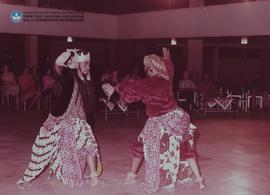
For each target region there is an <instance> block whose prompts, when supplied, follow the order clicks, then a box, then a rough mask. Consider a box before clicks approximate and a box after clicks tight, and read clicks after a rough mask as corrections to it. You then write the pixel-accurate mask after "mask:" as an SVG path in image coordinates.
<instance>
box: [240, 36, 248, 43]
mask: <svg viewBox="0 0 270 195" xmlns="http://www.w3.org/2000/svg"><path fill="white" fill-rule="evenodd" d="M241 44H242V45H247V44H248V37H241Z"/></svg>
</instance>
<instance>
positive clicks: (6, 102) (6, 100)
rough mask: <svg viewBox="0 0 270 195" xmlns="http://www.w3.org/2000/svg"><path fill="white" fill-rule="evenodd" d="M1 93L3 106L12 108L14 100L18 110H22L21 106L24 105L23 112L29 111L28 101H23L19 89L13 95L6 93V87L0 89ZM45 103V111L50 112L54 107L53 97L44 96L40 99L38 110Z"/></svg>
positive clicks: (38, 100)
mask: <svg viewBox="0 0 270 195" xmlns="http://www.w3.org/2000/svg"><path fill="white" fill-rule="evenodd" d="M0 92H1V103H2V105H6V106H7V107H10V106H11V100H12V99H14V102H15V105H16V107H17V109H19V108H20V105H22V107H23V110H24V111H26V110H27V100H21V99H20V95H19V87H18V88H17V90H14V91H13V92H12V93H11V92H7V91H5V89H4V87H1V88H0ZM42 102H45V110H46V111H48V112H50V111H51V105H52V97H51V95H44V96H40V97H38V99H37V101H36V105H37V110H38V111H40V110H41V107H42V106H41V103H42Z"/></svg>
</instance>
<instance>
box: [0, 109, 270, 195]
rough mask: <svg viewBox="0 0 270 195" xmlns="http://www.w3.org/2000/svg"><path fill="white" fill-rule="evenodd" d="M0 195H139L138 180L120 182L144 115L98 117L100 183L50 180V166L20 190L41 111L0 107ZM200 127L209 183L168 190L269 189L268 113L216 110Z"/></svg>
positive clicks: (205, 193)
mask: <svg viewBox="0 0 270 195" xmlns="http://www.w3.org/2000/svg"><path fill="white" fill-rule="evenodd" d="M0 118H1V120H0V159H1V160H0V170H1V171H0V195H17V194H18V195H19V194H21V195H45V194H46V195H71V194H76V195H86V194H87V195H90V194H92V195H95V194H99V195H141V194H145V193H144V192H143V191H142V189H141V187H140V183H141V182H142V174H143V172H144V171H143V169H142V170H141V172H140V174H139V175H140V176H141V177H140V179H139V183H137V184H134V185H123V184H121V181H122V180H123V178H124V177H125V174H126V172H127V171H128V168H129V163H130V159H129V154H128V146H129V144H130V143H131V142H132V141H133V140H135V139H136V136H137V135H138V133H139V131H140V129H142V127H143V124H144V121H145V119H140V120H138V119H137V118H136V117H135V116H128V117H125V116H111V117H110V118H109V121H104V119H103V117H102V116H99V117H97V122H96V127H95V134H96V136H97V139H98V142H99V144H100V149H101V155H102V160H103V165H104V172H103V174H102V176H101V177H100V179H101V180H102V181H103V182H104V184H103V185H100V186H98V187H95V188H93V187H90V185H86V186H84V187H83V188H81V189H71V188H69V187H67V186H64V185H62V184H61V183H59V182H57V181H56V180H54V179H53V180H48V179H47V176H48V171H45V172H44V173H43V174H42V175H41V176H40V177H38V178H37V179H36V180H35V181H34V182H33V183H32V186H31V187H29V188H27V189H25V190H19V189H18V188H17V187H16V185H15V182H16V181H17V180H18V179H19V177H20V176H21V175H22V173H23V171H24V169H25V168H26V166H27V164H28V161H29V158H30V152H31V145H32V143H33V140H34V139H35V136H36V134H37V133H38V129H39V127H40V125H41V124H42V121H43V120H44V119H45V118H46V115H45V114H41V113H38V112H35V111H31V112H29V111H28V112H22V111H15V110H1V109H0ZM196 118H197V119H195V120H194V123H195V124H196V125H197V126H198V127H199V129H200V137H199V139H198V146H197V147H198V153H199V155H200V156H199V163H200V167H201V171H202V175H203V177H204V178H205V179H206V184H207V188H206V189H204V190H199V188H198V186H197V185H196V184H185V185H183V184H177V186H176V189H175V191H174V192H167V191H164V190H160V191H159V192H157V193H155V194H157V195H160V194H172V195H174V194H175V195H176V194H177V195H198V194H199V195H268V194H270V187H269V184H270V168H269V162H270V120H269V119H270V117H268V116H267V115H266V116H265V115H263V114H259V116H256V115H255V116H252V117H250V116H240V117H235V116H230V115H225V116H217V114H212V115H209V116H208V117H207V118H206V119H204V118H201V117H196Z"/></svg>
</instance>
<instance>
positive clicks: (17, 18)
mask: <svg viewBox="0 0 270 195" xmlns="http://www.w3.org/2000/svg"><path fill="white" fill-rule="evenodd" d="M22 18H23V14H22V12H20V11H13V12H11V14H10V19H11V21H12V22H14V23H19V22H21V21H22Z"/></svg>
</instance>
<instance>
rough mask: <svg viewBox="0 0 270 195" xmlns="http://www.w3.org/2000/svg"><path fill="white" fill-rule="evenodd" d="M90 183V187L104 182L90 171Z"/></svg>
mask: <svg viewBox="0 0 270 195" xmlns="http://www.w3.org/2000/svg"><path fill="white" fill-rule="evenodd" d="M90 179H91V180H90V185H91V186H92V187H96V186H98V185H101V184H104V182H102V181H100V180H99V179H98V175H97V173H92V174H91V175H90Z"/></svg>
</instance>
